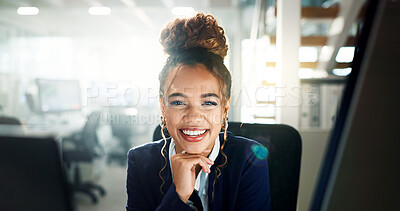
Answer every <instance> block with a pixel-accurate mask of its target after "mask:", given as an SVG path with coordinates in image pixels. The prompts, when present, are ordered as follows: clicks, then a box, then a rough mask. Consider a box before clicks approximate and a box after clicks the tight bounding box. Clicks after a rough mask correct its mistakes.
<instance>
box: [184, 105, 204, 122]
mask: <svg viewBox="0 0 400 211" xmlns="http://www.w3.org/2000/svg"><path fill="white" fill-rule="evenodd" d="M184 120H185V121H186V122H188V123H196V122H200V121H202V120H203V114H202V113H201V111H200V109H199V108H197V107H196V106H190V107H189V108H188V112H187V113H186V115H185V116H184Z"/></svg>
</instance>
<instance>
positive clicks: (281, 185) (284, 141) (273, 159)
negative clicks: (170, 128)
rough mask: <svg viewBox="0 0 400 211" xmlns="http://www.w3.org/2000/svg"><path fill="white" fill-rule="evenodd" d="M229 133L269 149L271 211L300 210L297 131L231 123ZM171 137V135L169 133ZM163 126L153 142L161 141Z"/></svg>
mask: <svg viewBox="0 0 400 211" xmlns="http://www.w3.org/2000/svg"><path fill="white" fill-rule="evenodd" d="M228 131H230V132H232V133H233V134H234V135H236V136H243V137H246V138H250V139H253V140H255V141H257V142H259V143H260V144H262V145H263V146H265V147H266V148H267V149H268V164H269V180H270V181H269V182H270V186H271V210H272V211H278V210H293V211H295V210H296V208H297V195H298V189H299V177H300V161H301V151H302V144H301V138H300V134H299V133H298V132H297V130H296V129H294V128H292V127H290V126H288V125H282V124H249V123H240V122H229V124H228ZM166 136H167V137H168V134H167V133H166ZM161 138H162V137H161V131H160V126H158V127H157V128H156V130H155V131H154V134H153V140H159V139H161Z"/></svg>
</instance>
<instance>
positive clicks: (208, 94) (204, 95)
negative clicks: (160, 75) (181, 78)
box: [168, 92, 219, 99]
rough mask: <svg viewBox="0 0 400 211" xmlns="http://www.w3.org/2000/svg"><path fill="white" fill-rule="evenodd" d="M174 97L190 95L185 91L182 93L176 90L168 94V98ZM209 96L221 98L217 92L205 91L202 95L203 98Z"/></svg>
mask: <svg viewBox="0 0 400 211" xmlns="http://www.w3.org/2000/svg"><path fill="white" fill-rule="evenodd" d="M173 97H184V98H187V97H188V96H187V95H185V94H183V93H180V92H175V93H172V94H170V95H169V96H168V99H170V98H173ZM207 97H216V98H219V96H218V95H217V94H215V93H204V94H202V95H201V98H207Z"/></svg>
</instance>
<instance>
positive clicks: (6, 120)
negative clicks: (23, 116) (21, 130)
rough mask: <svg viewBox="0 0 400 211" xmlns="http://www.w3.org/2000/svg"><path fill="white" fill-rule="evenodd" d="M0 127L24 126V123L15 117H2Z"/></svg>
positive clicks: (0, 117)
mask: <svg viewBox="0 0 400 211" xmlns="http://www.w3.org/2000/svg"><path fill="white" fill-rule="evenodd" d="M0 125H22V123H21V121H19V120H18V119H17V118H15V117H9V116H0Z"/></svg>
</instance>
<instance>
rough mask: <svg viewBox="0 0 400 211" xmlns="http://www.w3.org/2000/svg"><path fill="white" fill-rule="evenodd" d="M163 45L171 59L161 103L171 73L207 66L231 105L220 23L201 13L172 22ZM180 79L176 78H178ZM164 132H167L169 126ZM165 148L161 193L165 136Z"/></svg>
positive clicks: (162, 82) (164, 71)
mask: <svg viewBox="0 0 400 211" xmlns="http://www.w3.org/2000/svg"><path fill="white" fill-rule="evenodd" d="M160 42H161V44H162V45H163V47H164V51H165V53H166V54H168V55H169V57H168V59H167V61H166V63H165V65H164V68H163V69H162V71H161V73H160V75H159V80H160V90H159V94H160V99H162V100H163V101H164V94H165V89H166V90H168V89H169V87H165V86H166V84H165V83H166V80H167V78H168V76H169V75H170V73H171V72H172V71H174V70H176V69H179V67H180V66H182V65H196V64H203V65H204V66H205V67H207V69H208V71H210V73H211V74H212V75H213V76H214V77H215V78H217V79H218V80H219V82H220V84H221V85H222V86H221V93H222V94H223V96H224V97H225V99H226V102H224V103H227V102H228V100H229V99H230V97H231V86H232V79H231V74H230V73H229V71H228V69H227V68H226V66H225V65H224V61H223V60H224V58H225V56H226V55H227V52H228V45H227V44H226V38H225V32H224V29H223V28H222V27H221V26H219V25H218V23H217V20H216V19H215V18H214V17H213V16H212V15H204V14H203V13H197V14H196V15H195V16H194V17H191V18H187V19H175V20H174V21H172V22H170V23H169V24H168V25H167V26H166V27H165V28H164V30H163V31H162V32H161V37H160ZM175 76H176V74H175ZM163 125H164V126H163V127H162V129H161V133H162V134H163V130H164V129H165V124H163ZM223 127H224V128H223V129H224V131H225V134H224V141H223V143H222V144H221V148H220V153H221V155H222V156H223V157H224V162H223V163H222V164H220V165H218V166H217V167H216V171H215V174H216V177H215V179H214V182H213V192H212V199H213V198H214V189H215V184H216V182H217V181H218V179H219V177H220V176H221V168H223V167H224V166H225V165H226V164H227V156H226V155H225V153H224V151H223V149H224V146H225V143H226V141H227V140H226V139H227V138H226V137H227V136H226V128H227V123H225V124H223ZM163 138H164V145H163V147H162V148H161V155H162V156H163V158H164V161H165V164H164V167H163V168H162V169H161V170H160V172H159V176H160V178H161V180H162V184H161V187H160V190H161V192H162V186H163V185H164V183H165V180H164V179H163V178H162V176H161V172H162V171H163V170H164V169H165V167H166V165H167V158H166V157H165V152H166V151H165V146H166V143H167V141H166V138H165V136H164V134H163Z"/></svg>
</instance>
